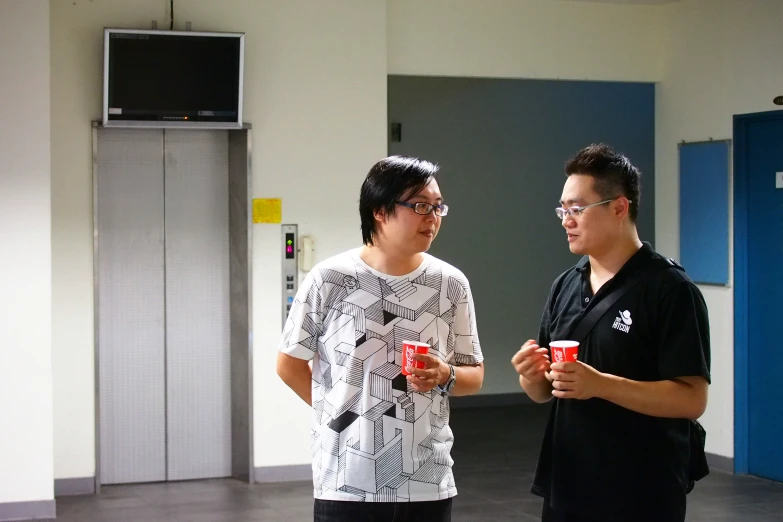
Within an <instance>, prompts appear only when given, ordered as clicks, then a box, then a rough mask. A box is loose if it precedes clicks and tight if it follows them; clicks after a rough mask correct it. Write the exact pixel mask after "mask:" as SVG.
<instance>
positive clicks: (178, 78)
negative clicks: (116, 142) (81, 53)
mask: <svg viewBox="0 0 783 522" xmlns="http://www.w3.org/2000/svg"><path fill="white" fill-rule="evenodd" d="M244 43H245V36H244V34H243V33H204V32H191V31H161V30H132V29H105V30H104V46H103V49H104V52H103V125H104V126H106V127H180V128H182V127H194V128H224V129H225V128H241V127H242V79H243V66H244Z"/></svg>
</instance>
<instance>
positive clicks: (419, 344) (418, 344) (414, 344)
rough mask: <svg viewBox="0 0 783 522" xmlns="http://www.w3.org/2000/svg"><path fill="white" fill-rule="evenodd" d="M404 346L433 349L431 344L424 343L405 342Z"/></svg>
mask: <svg viewBox="0 0 783 522" xmlns="http://www.w3.org/2000/svg"><path fill="white" fill-rule="evenodd" d="M402 344H410V345H411V346H426V347H427V348H432V346H430V345H429V344H427V343H422V342H420V341H403V342H402Z"/></svg>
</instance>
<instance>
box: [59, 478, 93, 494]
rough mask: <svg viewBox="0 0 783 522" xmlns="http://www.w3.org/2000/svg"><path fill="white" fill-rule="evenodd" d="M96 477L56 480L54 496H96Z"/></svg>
mask: <svg viewBox="0 0 783 522" xmlns="http://www.w3.org/2000/svg"><path fill="white" fill-rule="evenodd" d="M94 494H95V477H78V478H64V479H54V496H55V497H68V496H72V495H94Z"/></svg>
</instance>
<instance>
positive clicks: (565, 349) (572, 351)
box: [549, 341, 579, 363]
mask: <svg viewBox="0 0 783 522" xmlns="http://www.w3.org/2000/svg"><path fill="white" fill-rule="evenodd" d="M549 351H550V352H552V361H551V362H553V363H562V362H576V358H577V355H578V354H579V343H578V342H576V341H553V342H551V343H549Z"/></svg>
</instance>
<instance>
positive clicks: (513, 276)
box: [388, 76, 655, 394]
mask: <svg viewBox="0 0 783 522" xmlns="http://www.w3.org/2000/svg"><path fill="white" fill-rule="evenodd" d="M388 86H389V122H390V123H401V124H402V140H401V141H400V142H390V143H389V153H390V154H409V155H414V156H420V157H423V158H426V159H428V160H431V161H435V162H437V163H438V164H439V165H440V166H441V179H440V185H441V190H442V192H443V194H444V198H445V200H446V202H447V203H448V204H449V206H450V207H451V208H450V211H449V215H448V216H447V217H446V218H444V220H443V225H442V228H441V232H440V234H439V235H438V238H437V239H436V241H435V243H434V244H433V247H432V250H431V253H432V254H433V255H435V256H437V257H440V258H441V259H444V260H446V261H448V262H449V263H452V264H454V265H455V266H457V267H458V268H460V269H461V270H462V271H464V272H465V274H466V275H467V276H468V278H469V279H470V282H471V288H472V290H473V295H474V299H475V303H476V316H477V320H478V331H479V336H480V339H481V344H482V348H483V350H484V355H485V357H486V361H485V366H486V378H485V380H484V388H483V389H482V392H481V393H482V394H496V393H509V392H517V391H519V385H518V384H517V378H516V373H514V370H513V369H512V368H511V365H510V362H509V361H510V359H511V356H512V355H513V354H514V353H515V352H516V350H518V349H519V346H520V345H521V344H522V343H523V342H524V341H525V340H527V339H528V338H535V337H536V335H537V332H538V323H539V319H540V317H541V311H542V309H543V306H544V302H545V300H546V296H547V294H548V292H549V288H550V286H551V283H552V281H553V280H554V279H555V277H557V275H558V274H560V273H561V272H562V271H563V270H565V269H567V268H568V267H569V266H571V265H573V264H574V263H575V262H576V261H577V260H578V257H576V256H574V255H573V254H571V253H570V252H569V250H568V244H567V242H566V238H565V233H564V231H563V228H562V227H561V224H560V222H559V221H558V220H557V217H556V216H555V212H554V209H555V207H556V206H557V205H558V200H559V199H560V194H561V191H562V188H563V183H564V181H565V176H564V174H563V164H564V162H565V161H566V160H567V159H568V158H569V157H571V156H572V155H573V154H574V153H575V152H576V151H577V150H578V149H580V148H581V147H584V146H586V145H589V144H590V143H594V142H599V141H600V142H606V143H609V144H611V145H612V146H614V147H615V149H617V150H618V151H620V152H623V153H625V154H626V155H627V156H628V157H629V158H630V160H631V161H632V162H633V163H634V164H635V165H636V166H637V167H639V168H640V169H641V170H642V173H643V186H642V205H641V209H640V216H639V223H638V225H639V233H640V236H641V238H642V239H643V240H647V241H650V242H651V243H653V245H654V237H653V234H654V230H655V229H654V219H655V216H654V207H655V205H654V192H655V190H654V186H655V185H654V171H653V167H654V163H653V162H654V135H655V134H654V103H655V100H654V96H655V91H654V86H653V85H652V84H639V83H615V82H574V81H544V80H503V79H478V78H431V77H412V76H390V77H389V85H388Z"/></svg>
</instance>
